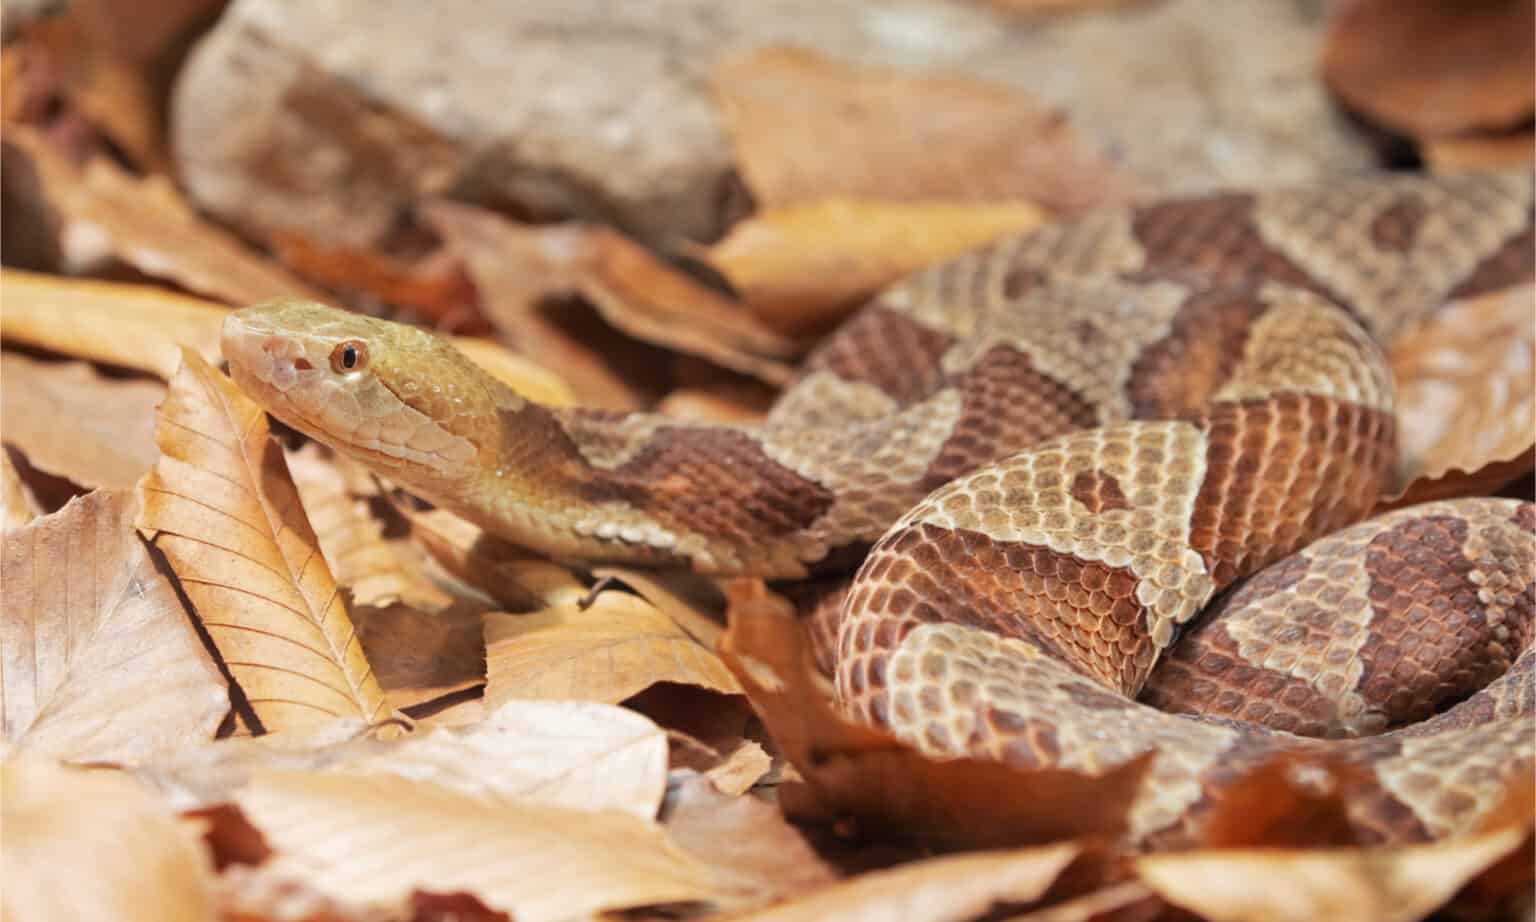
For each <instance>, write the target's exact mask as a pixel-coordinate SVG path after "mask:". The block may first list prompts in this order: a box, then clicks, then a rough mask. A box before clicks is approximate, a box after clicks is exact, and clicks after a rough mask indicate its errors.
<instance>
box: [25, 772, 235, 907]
mask: <svg viewBox="0 0 1536 922" xmlns="http://www.w3.org/2000/svg"><path fill="white" fill-rule="evenodd" d="M0 800H3V801H4V804H5V848H4V849H3V850H0V872H3V876H4V879H5V894H4V897H3V898H0V915H4V917H5V918H6V919H8V920H11V919H14V920H17V922H21V920H32V919H37V920H52V919H61V920H62V919H114V920H121V922H206V920H208V919H210V918H212V917H213V901H212V891H211V888H210V883H211V874H210V869H209V867H208V861H207V858H206V857H204V854H203V850H202V848H201V847H200V845H199V843H198V840H197V834H196V833H195V832H194V831H193V830H192V829H190V828H189V827H188V826H187V825H185V824H183V823H181V822H180V821H178V820H177V818H176V817H175V816H174V815H173V814H172V813H171V812H170V811H169V810H167V809H166V808H165V807H164V806H162V805H161V804H159V803H157V802H156V801H155V799H154V798H153V797H151V796H150V795H149V794H148V793H147V792H146V791H145V790H144V788H142V787H141V786H140V785H138V784H136V783H134V782H133V781H132V780H131V779H129V778H128V777H126V776H125V775H122V774H120V773H117V772H111V771H102V770H96V771H86V770H82V769H74V768H65V767H62V766H59V765H54V764H52V763H51V762H48V761H46V760H42V759H36V758H29V757H20V758H17V757H12V758H7V759H6V760H5V761H4V762H3V763H0ZM87 867H88V868H89V869H90V870H89V873H81V869H82V868H87Z"/></svg>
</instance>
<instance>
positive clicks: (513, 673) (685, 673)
mask: <svg viewBox="0 0 1536 922" xmlns="http://www.w3.org/2000/svg"><path fill="white" fill-rule="evenodd" d="M485 647H486V688H485V697H486V701H487V703H489V704H490V705H491V706H493V707H495V706H499V705H500V704H501V703H502V702H504V701H508V700H510V699H513V698H574V699H577V700H582V701H602V702H606V703H610V704H613V703H617V702H620V701H623V700H624V699H626V698H629V697H631V696H633V695H636V694H638V693H640V692H642V691H644V690H646V689H647V688H649V687H651V686H652V685H654V684H656V683H657V682H674V683H678V684H683V685H696V686H698V687H700V688H704V689H708V690H710V691H714V692H719V693H721V694H727V695H731V694H740V693H741V686H740V685H739V684H738V683H737V681H736V677H735V676H733V675H732V674H731V671H730V670H729V669H727V668H726V667H725V664H724V663H722V662H721V661H720V659H719V657H717V656H715V654H714V653H713V652H712V651H711V650H710V649H709V648H707V647H705V646H702V645H701V644H700V643H699V642H698V641H696V640H694V639H693V638H692V637H691V636H689V634H688V633H687V632H686V631H684V630H683V629H682V628H681V627H679V626H678V624H677V622H675V621H673V620H672V619H671V618H669V617H667V615H666V614H665V613H664V612H662V611H661V610H660V609H658V608H656V607H655V606H654V605H652V604H651V603H649V602H647V601H646V600H645V599H643V598H641V597H639V596H636V595H630V594H628V593H624V592H614V591H604V592H598V593H597V594H596V596H595V597H594V598H593V599H592V601H591V604H589V605H587V606H586V607H583V606H582V602H581V601H566V602H561V603H559V604H555V605H551V606H549V607H548V608H545V609H544V610H542V611H539V612H535V613H533V614H528V615H504V614H491V615H487V616H486V620H485Z"/></svg>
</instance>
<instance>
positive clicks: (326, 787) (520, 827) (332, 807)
mask: <svg viewBox="0 0 1536 922" xmlns="http://www.w3.org/2000/svg"><path fill="white" fill-rule="evenodd" d="M235 803H236V805H237V806H238V807H239V808H240V811H241V812H242V813H243V814H244V816H245V817H246V819H247V820H248V821H249V822H250V823H251V824H252V825H253V826H255V827H256V828H257V829H258V830H259V831H260V832H261V835H262V837H263V838H264V839H265V841H266V842H267V844H268V845H269V846H270V847H271V848H272V849H273V851H274V852H275V854H274V855H273V857H272V858H271V859H269V862H270V863H271V865H272V867H273V869H274V871H282V872H286V873H289V874H291V875H292V876H293V878H294V879H296V880H300V881H303V882H305V883H307V884H308V885H310V886H312V887H314V888H315V889H316V890H318V891H320V892H322V893H325V894H327V895H329V896H332V897H334V898H338V899H342V900H346V901H350V902H356V903H362V904H366V905H373V906H381V907H399V906H401V905H403V904H404V902H405V900H406V899H407V898H409V896H410V895H411V893H412V892H413V891H424V892H427V893H437V894H453V893H461V892H462V893H468V894H471V895H473V896H474V897H476V898H477V899H479V900H480V901H481V902H482V903H484V904H485V905H486V906H488V907H490V908H491V909H495V910H500V911H503V912H507V913H510V914H512V916H513V917H515V918H516V919H517V920H518V922H554V920H559V919H567V918H572V917H579V916H584V915H585V914H588V913H595V912H599V911H603V910H615V909H624V908H629V907H635V906H646V905H655V904H665V903H674V902H685V901H688V902H691V901H700V900H707V899H709V898H710V896H711V895H712V893H713V889H714V888H713V884H712V881H711V880H710V875H709V873H708V871H707V870H706V869H705V868H704V867H703V866H701V865H700V864H698V863H697V862H696V861H694V860H693V859H692V858H690V857H688V856H687V854H686V853H684V852H683V851H682V850H681V849H679V848H678V847H677V846H676V845H674V844H672V842H671V841H669V839H668V838H667V836H666V833H665V832H664V831H663V830H662V829H661V828H660V827H659V826H656V825H655V824H652V823H649V822H646V821H645V820H641V819H639V818H637V817H635V816H631V815H628V814H625V813H619V812H616V811H604V812H598V813H593V812H586V811H578V810H568V809H563V808H560V807H550V806H544V805H539V804H524V803H512V802H509V801H505V800H493V799H488V798H485V797H476V796H473V795H469V794H464V793H461V792H459V791H455V790H452V789H450V788H447V787H444V786H442V785H438V784H434V783H432V782H429V781H414V780H408V779H405V778H401V777H399V776H398V775H389V774H373V775H349V774H306V773H297V772H266V773H262V774H259V775H257V776H256V777H254V778H253V779H252V780H251V782H250V783H249V784H248V785H247V786H245V787H244V788H242V789H241V790H240V791H239V792H237V793H236V795H235ZM359 843H367V847H365V848H360V847H359Z"/></svg>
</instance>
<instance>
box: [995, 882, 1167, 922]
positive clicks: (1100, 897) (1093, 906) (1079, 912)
mask: <svg viewBox="0 0 1536 922" xmlns="http://www.w3.org/2000/svg"><path fill="white" fill-rule="evenodd" d="M1164 908H1165V907H1164V904H1163V902H1162V900H1159V899H1158V898H1157V895H1156V894H1154V893H1153V892H1152V891H1151V890H1150V889H1148V888H1147V885H1146V884H1143V883H1141V882H1140V881H1135V880H1128V881H1123V882H1121V883H1118V884H1111V885H1109V886H1108V887H1105V888H1103V889H1102V890H1095V891H1093V892H1091V893H1086V894H1084V895H1082V896H1079V897H1076V898H1073V899H1069V900H1063V901H1062V902H1060V903H1054V904H1052V905H1051V906H1048V907H1046V908H1044V909H1037V910H1035V911H1033V912H1026V913H1023V914H1021V915H1017V916H1009V917H1008V918H1007V919H1005V920H1003V922H1152V920H1153V919H1158V918H1163V917H1164V913H1163V912H1162V910H1163V909H1164Z"/></svg>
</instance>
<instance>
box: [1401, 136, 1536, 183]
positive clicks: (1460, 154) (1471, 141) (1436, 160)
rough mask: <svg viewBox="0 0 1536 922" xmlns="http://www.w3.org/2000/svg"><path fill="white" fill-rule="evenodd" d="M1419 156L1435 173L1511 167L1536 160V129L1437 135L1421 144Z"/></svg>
mask: <svg viewBox="0 0 1536 922" xmlns="http://www.w3.org/2000/svg"><path fill="white" fill-rule="evenodd" d="M1419 155H1420V156H1421V157H1423V158H1424V163H1425V164H1426V165H1427V166H1428V167H1429V169H1430V171H1431V172H1436V173H1451V172H1455V171H1457V170H1499V169H1509V168H1511V167H1518V166H1521V165H1522V164H1526V163H1530V162H1531V161H1532V160H1536V131H1529V130H1527V131H1513V132H1510V133H1508V134H1473V135H1467V136H1465V137H1460V138H1436V139H1433V140H1427V141H1425V142H1424V143H1423V144H1421V145H1419Z"/></svg>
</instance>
